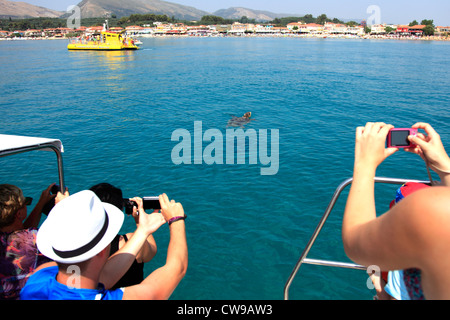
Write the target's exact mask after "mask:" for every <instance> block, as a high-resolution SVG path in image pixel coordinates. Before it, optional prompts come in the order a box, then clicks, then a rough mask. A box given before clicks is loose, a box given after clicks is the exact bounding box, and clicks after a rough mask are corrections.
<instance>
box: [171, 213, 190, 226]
mask: <svg viewBox="0 0 450 320" xmlns="http://www.w3.org/2000/svg"><path fill="white" fill-rule="evenodd" d="M186 218H187V216H186V215H184V216H178V217H173V218H170V219H169V221H168V223H169V226H170V225H171V224H172V223H174V222H175V221H178V220H185V219H186Z"/></svg>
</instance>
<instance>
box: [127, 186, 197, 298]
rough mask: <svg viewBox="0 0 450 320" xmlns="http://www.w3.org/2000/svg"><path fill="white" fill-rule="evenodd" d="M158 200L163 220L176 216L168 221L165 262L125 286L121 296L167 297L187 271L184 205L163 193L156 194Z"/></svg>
mask: <svg viewBox="0 0 450 320" xmlns="http://www.w3.org/2000/svg"><path fill="white" fill-rule="evenodd" d="M159 201H160V203H161V212H162V214H163V215H164V218H165V220H166V221H168V222H170V221H171V220H172V221H174V220H173V218H176V219H175V221H174V222H172V223H170V224H169V230H170V241H169V247H168V249H167V258H166V264H165V265H164V266H162V267H161V268H159V269H157V270H155V271H153V272H152V273H151V274H150V275H148V276H147V278H145V279H144V280H143V281H142V282H141V283H140V284H138V285H135V286H132V287H127V288H125V292H124V296H123V299H124V300H127V299H128V300H144V299H145V300H165V299H168V298H169V297H170V295H171V294H172V292H173V291H174V290H175V288H176V287H177V286H178V284H179V283H180V281H181V280H182V279H183V277H184V275H185V274H186V270H187V266H188V248H187V242H186V230H185V223H184V217H185V214H184V210H183V207H182V205H181V204H180V203H177V202H175V201H174V200H172V201H170V200H169V198H168V197H167V195H165V194H163V195H160V196H159ZM178 218H180V219H178Z"/></svg>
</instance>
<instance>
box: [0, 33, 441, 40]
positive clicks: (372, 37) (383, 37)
mask: <svg viewBox="0 0 450 320" xmlns="http://www.w3.org/2000/svg"><path fill="white" fill-rule="evenodd" d="M136 38H300V39H354V40H403V41H405V40H408V41H450V37H438V36H427V37H394V36H386V35H365V36H342V35H322V34H319V35H311V34H309V35H294V34H271V35H225V36H189V35H164V34H162V35H144V36H136ZM27 40H33V41H34V40H66V41H68V40H69V38H61V37H20V38H19V37H18V38H0V41H27Z"/></svg>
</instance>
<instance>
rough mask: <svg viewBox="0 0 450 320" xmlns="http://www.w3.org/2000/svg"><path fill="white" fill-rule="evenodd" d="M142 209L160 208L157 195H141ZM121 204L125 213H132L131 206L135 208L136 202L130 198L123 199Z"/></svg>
mask: <svg viewBox="0 0 450 320" xmlns="http://www.w3.org/2000/svg"><path fill="white" fill-rule="evenodd" d="M142 202H143V207H144V210H148V209H153V210H159V209H161V204H160V203H159V198H158V197H143V198H142ZM123 206H124V208H125V213H126V214H132V213H133V207H136V208H137V203H136V202H135V201H133V200H130V199H123Z"/></svg>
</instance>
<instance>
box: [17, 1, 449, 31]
mask: <svg viewBox="0 0 450 320" xmlns="http://www.w3.org/2000/svg"><path fill="white" fill-rule="evenodd" d="M13 1H19V0H13ZM20 1H24V2H28V3H31V4H34V5H39V6H42V7H46V8H50V9H55V10H60V11H65V10H66V9H67V7H68V6H69V5H73V4H75V5H76V4H78V3H79V2H80V1H81V0H20ZM124 1H126V0H124ZM170 2H174V3H179V4H183V5H187V6H192V7H195V8H197V9H200V10H204V11H207V12H214V11H216V10H219V9H227V8H229V7H245V8H250V9H256V10H266V11H271V12H275V13H289V14H298V15H304V14H308V13H310V14H312V15H313V16H318V15H320V14H322V13H325V14H326V15H327V16H328V17H331V18H334V17H337V18H340V19H368V18H369V17H370V16H371V14H370V13H367V8H368V7H369V6H371V5H376V6H378V7H379V8H380V10H379V12H380V19H381V22H382V23H383V22H385V23H395V24H407V23H409V22H411V21H413V20H417V21H418V22H420V21H422V20H423V19H433V20H434V22H435V25H440V26H442V25H444V26H449V25H450V1H449V0H315V1H311V0H309V1H305V0H278V1H273V0H220V1H215V0H171V1H170Z"/></svg>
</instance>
